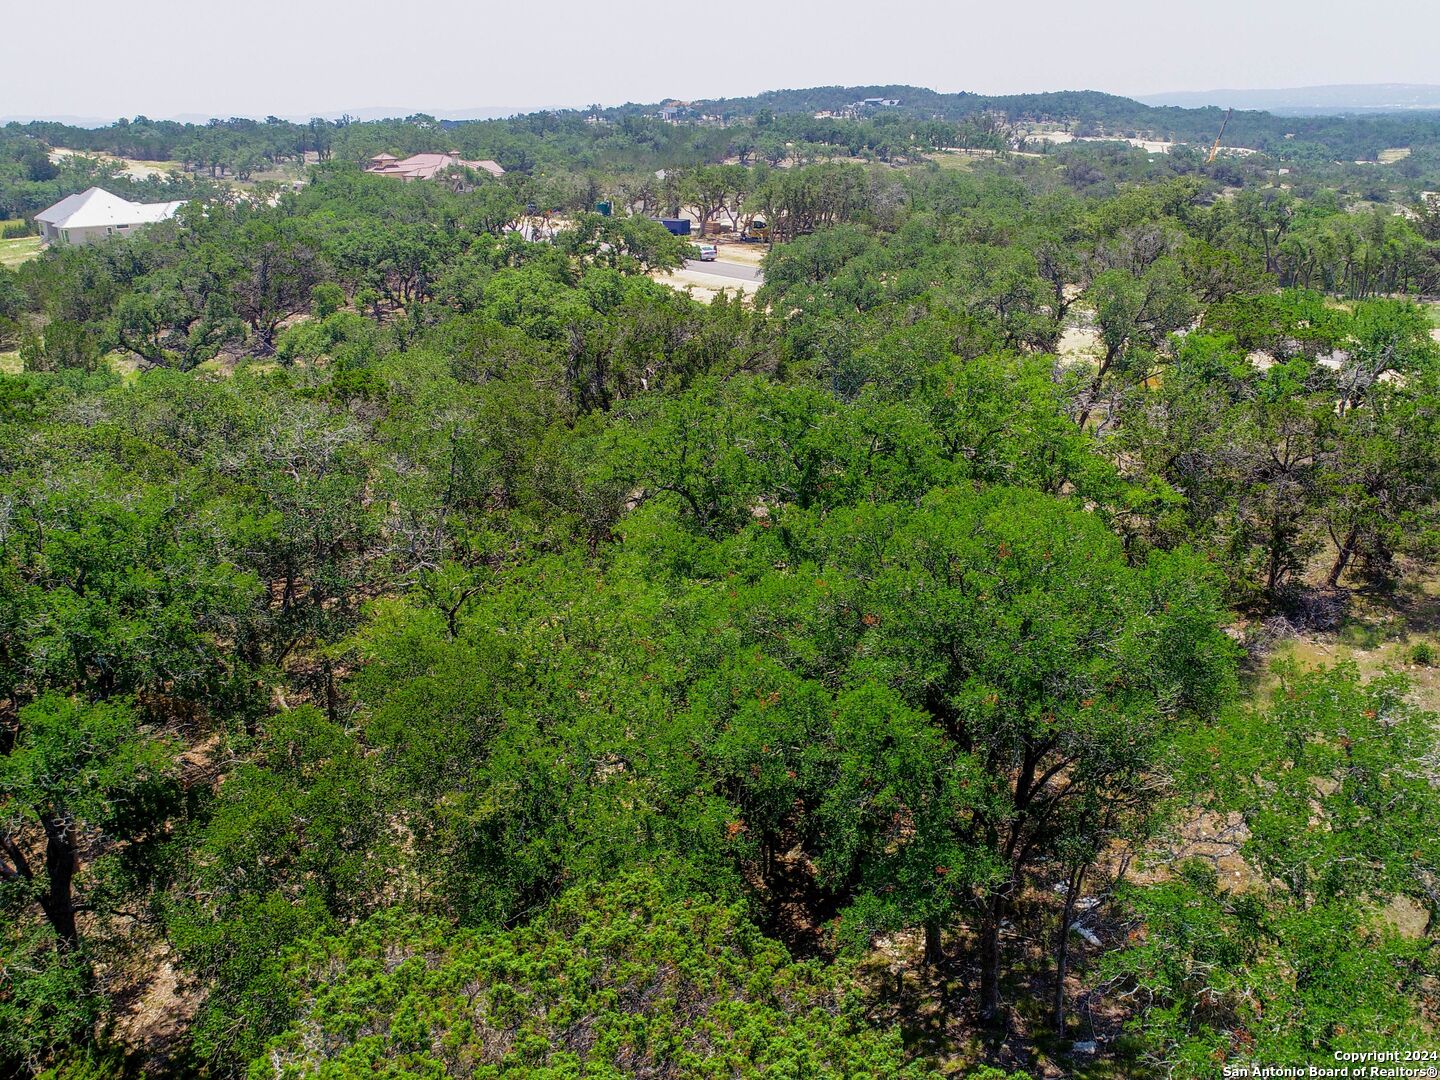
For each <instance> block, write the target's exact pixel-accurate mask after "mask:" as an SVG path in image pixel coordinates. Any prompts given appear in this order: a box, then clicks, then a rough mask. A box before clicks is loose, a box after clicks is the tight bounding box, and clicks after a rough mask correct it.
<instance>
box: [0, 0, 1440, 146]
mask: <svg viewBox="0 0 1440 1080" xmlns="http://www.w3.org/2000/svg"><path fill="white" fill-rule="evenodd" d="M3 8H4V9H8V10H7V11H6V15H5V18H4V20H3V25H4V27H5V30H4V37H5V42H6V44H5V47H4V51H3V52H0V116H4V115H26V114H36V115H61V114H70V115H79V116H91V117H105V118H113V117H118V116H121V115H125V116H134V115H136V114H140V113H143V114H146V115H149V116H156V117H159V116H169V115H174V114H186V113H199V114H203V115H206V116H210V115H215V116H229V115H248V116H264V115H266V114H268V113H274V114H281V115H284V114H295V113H306V114H308V113H311V112H315V113H325V114H328V113H332V112H338V111H340V110H345V109H351V110H355V109H362V108H371V107H375V106H397V107H402V108H407V109H409V108H419V109H424V110H427V111H433V112H436V113H439V114H441V115H443V114H444V112H445V110H454V109H462V108H474V107H482V106H527V107H539V106H565V105H573V106H583V105H587V104H589V103H591V102H596V101H598V102H600V103H602V104H607V105H608V104H618V103H621V102H625V101H655V100H658V99H660V98H662V97H667V96H674V97H680V98H692V97H693V98H698V97H719V96H732V97H733V96H737V95H744V94H750V93H754V92H756V91H760V90H767V89H777V88H783V87H801V86H815V85H824V84H832V83H843V84H859V83H891V82H894V83H910V84H914V85H921V86H930V87H934V88H935V89H937V90H944V91H953V90H977V91H981V92H989V93H1006V92H1017V91H1031V90H1064V89H1095V90H1109V91H1113V92H1117V93H1146V92H1156V91H1164V90H1200V89H1213V88H1217V87H1227V88H1231V87H1235V88H1252V87H1273V86H1301V85H1310V84H1319V83H1349V82H1355V83H1362V82H1428V83H1437V82H1440V2H1437V0H1370V2H1368V3H1355V2H1354V0H1346V2H1344V3H1340V2H1338V0H1205V2H1203V3H1199V2H1195V0H1168V2H1167V0H1069V2H1062V0H829V2H820V0H764V2H757V0H725V2H722V3H715V4H683V3H677V2H673V0H672V2H669V3H661V2H659V0H557V2H550V3H535V2H530V3H526V2H515V0H510V2H507V3H502V4H497V3H492V2H489V0H412V2H409V3H406V2H404V0H399V2H397V0H386V2H383V3H382V2H380V0H229V2H225V3H219V2H217V0H128V2H120V3H117V2H115V0H104V2H101V0H68V2H65V3H56V2H50V3H47V2H44V0H3ZM702 13H703V14H704V16H705V17H704V18H701V17H700V16H701V14H702Z"/></svg>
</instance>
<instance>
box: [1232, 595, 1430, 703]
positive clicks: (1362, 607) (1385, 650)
mask: <svg viewBox="0 0 1440 1080" xmlns="http://www.w3.org/2000/svg"><path fill="white" fill-rule="evenodd" d="M1287 659H1288V660H1294V661H1295V662H1296V663H1298V664H1299V665H1300V666H1301V667H1303V668H1315V667H1322V666H1323V667H1333V666H1334V665H1335V664H1337V663H1340V662H1342V661H1354V663H1355V665H1356V666H1357V667H1358V668H1359V669H1360V673H1361V674H1362V675H1365V676H1366V677H1372V676H1375V675H1378V674H1380V673H1382V672H1385V671H1397V672H1400V673H1401V674H1403V675H1405V677H1406V678H1408V679H1409V680H1410V681H1411V683H1412V685H1413V687H1414V697H1415V701H1416V703H1417V704H1418V705H1420V706H1421V707H1422V708H1425V709H1430V710H1432V711H1435V712H1440V575H1437V574H1434V573H1430V572H1424V573H1412V574H1410V575H1407V576H1406V578H1405V579H1404V580H1403V583H1402V585H1401V586H1400V587H1399V588H1398V589H1396V590H1395V591H1394V592H1393V593H1387V594H1372V593H1368V592H1366V591H1363V590H1362V591H1360V592H1357V593H1356V594H1355V596H1354V599H1353V602H1352V604H1351V614H1350V616H1349V617H1348V618H1347V619H1346V620H1345V622H1344V623H1343V624H1342V625H1341V626H1340V628H1339V629H1338V630H1335V631H1333V632H1329V633H1306V634H1302V635H1299V636H1297V637H1293V638H1289V639H1287V640H1285V641H1282V642H1280V643H1279V644H1278V645H1277V646H1276V648H1275V651H1274V653H1273V654H1272V656H1271V661H1272V663H1271V665H1270V667H1271V670H1270V671H1267V672H1266V674H1265V676H1263V677H1262V678H1261V679H1259V680H1258V685H1256V686H1255V687H1254V690H1255V692H1256V697H1257V699H1259V700H1261V701H1263V700H1264V698H1266V697H1267V696H1268V695H1269V692H1270V691H1271V690H1273V689H1274V687H1275V685H1276V679H1275V677H1274V674H1273V662H1274V661H1278V660H1287Z"/></svg>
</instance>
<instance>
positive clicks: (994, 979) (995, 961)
mask: <svg viewBox="0 0 1440 1080" xmlns="http://www.w3.org/2000/svg"><path fill="white" fill-rule="evenodd" d="M1004 920H1005V898H1004V897H1003V896H1000V895H996V896H995V897H993V898H992V899H991V901H990V904H989V910H988V911H986V913H985V918H984V920H983V925H982V928H981V931H980V1015H981V1016H982V1017H983V1018H984V1019H985V1020H986V1021H989V1022H993V1021H994V1020H996V1019H997V1018H998V1017H999V1015H1000V924H1001V923H1002V922H1003V921H1004Z"/></svg>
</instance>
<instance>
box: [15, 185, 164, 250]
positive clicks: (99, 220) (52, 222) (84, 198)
mask: <svg viewBox="0 0 1440 1080" xmlns="http://www.w3.org/2000/svg"><path fill="white" fill-rule="evenodd" d="M184 205H185V200H184V199H177V200H176V201H174V202H161V203H137V202H131V201H130V200H129V199H122V198H120V196H118V195H112V194H111V193H110V192H108V191H106V190H105V189H104V188H98V187H92V188H90V189H89V190H88V191H81V192H79V193H77V194H75V195H67V196H66V197H65V198H63V199H61V200H60V201H59V202H57V203H56V204H55V205H54V206H51V207H49V208H48V209H45V210H41V211H40V213H38V214H36V215H35V222H36V224H38V225H39V226H40V237H41V239H42V240H43V241H44V242H45V243H47V244H55V243H60V244H93V243H96V242H97V241H100V240H104V239H105V238H106V237H108V236H128V235H130V234H131V233H133V232H135V231H136V230H138V229H139V228H140V227H141V226H142V225H151V224H154V223H155V222H157V221H165V220H166V219H168V218H171V217H174V216H175V211H177V210H179V209H180V207H182V206H184Z"/></svg>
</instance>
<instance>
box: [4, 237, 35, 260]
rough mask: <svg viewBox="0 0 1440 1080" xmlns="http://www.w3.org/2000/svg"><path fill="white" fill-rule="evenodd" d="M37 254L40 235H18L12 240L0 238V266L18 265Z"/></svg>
mask: <svg viewBox="0 0 1440 1080" xmlns="http://www.w3.org/2000/svg"><path fill="white" fill-rule="evenodd" d="M38 254H40V237H38V236H20V237H17V238H15V239H14V240H0V266H10V267H15V266H19V265H20V264H21V263H23V262H25V261H26V260H27V259H33V258H34V257H35V256H36V255H38Z"/></svg>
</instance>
